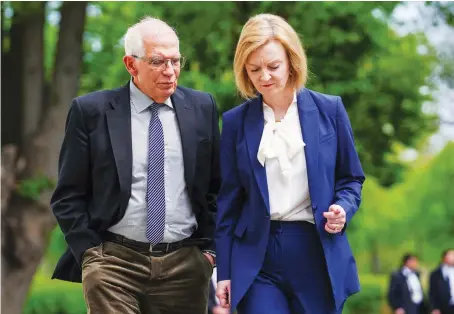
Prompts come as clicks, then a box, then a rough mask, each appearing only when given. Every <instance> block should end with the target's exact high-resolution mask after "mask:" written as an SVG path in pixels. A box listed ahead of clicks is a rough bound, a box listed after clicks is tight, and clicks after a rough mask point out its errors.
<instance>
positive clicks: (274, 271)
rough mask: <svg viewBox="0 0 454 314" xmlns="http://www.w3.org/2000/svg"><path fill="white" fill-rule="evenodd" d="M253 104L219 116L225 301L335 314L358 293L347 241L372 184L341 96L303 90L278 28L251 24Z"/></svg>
mask: <svg viewBox="0 0 454 314" xmlns="http://www.w3.org/2000/svg"><path fill="white" fill-rule="evenodd" d="M234 71H235V78H236V84H237V87H238V89H239V91H240V93H241V94H242V96H244V97H245V98H247V99H248V100H247V101H246V102H245V103H243V104H242V105H240V106H238V107H236V108H234V109H232V110H230V111H228V112H226V113H225V114H224V115H223V131H222V135H221V149H220V150H221V177H222V184H221V189H220V192H219V195H218V214H217V220H216V234H215V242H216V248H217V265H218V269H217V272H218V286H217V296H218V298H219V299H220V302H221V306H223V307H224V308H229V309H230V310H234V309H235V308H236V309H237V310H238V313H239V314H264V313H266V314H290V313H294V314H302V313H311V314H335V313H341V312H342V308H343V304H344V302H345V300H346V299H347V297H348V296H350V295H352V294H354V293H356V292H358V291H359V281H358V274H357V269H356V263H355V259H354V257H353V255H352V252H351V249H350V245H349V243H348V239H347V236H346V234H345V230H346V228H347V224H348V223H349V222H350V220H351V219H352V217H353V215H354V214H355V212H356V211H357V210H358V207H359V205H360V202H361V190H362V184H363V181H364V180H365V177H364V173H363V170H362V167H361V163H360V160H359V158H358V154H357V152H356V150H355V146H354V140H353V133H352V129H351V126H350V122H349V118H348V116H347V112H346V110H345V108H344V105H343V103H342V100H341V98H340V97H338V96H330V95H324V94H321V93H318V92H315V91H312V90H309V89H307V88H305V87H304V86H305V83H306V77H307V61H306V55H305V52H304V49H303V47H302V44H301V42H300V39H299V37H298V35H297V33H296V32H295V30H294V29H293V28H292V27H291V26H290V25H289V24H288V23H287V22H286V21H285V20H284V19H283V18H281V17H279V16H276V15H271V14H260V15H257V16H255V17H252V18H251V19H249V21H248V22H247V23H246V24H245V25H244V27H243V30H242V32H241V35H240V38H239V41H238V45H237V48H236V53H235V60H234Z"/></svg>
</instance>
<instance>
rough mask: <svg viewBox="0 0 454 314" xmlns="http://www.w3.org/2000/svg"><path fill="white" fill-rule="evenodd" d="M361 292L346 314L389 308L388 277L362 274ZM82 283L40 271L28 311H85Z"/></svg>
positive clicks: (63, 313) (70, 313)
mask: <svg viewBox="0 0 454 314" xmlns="http://www.w3.org/2000/svg"><path fill="white" fill-rule="evenodd" d="M360 281H361V292H359V293H357V294H355V295H354V296H352V297H350V298H349V299H348V301H347V303H346V304H345V308H344V311H343V314H379V313H383V311H382V310H381V309H383V308H384V307H385V305H384V303H385V301H386V300H385V298H384V296H385V291H386V285H387V277H386V276H374V275H369V274H367V275H361V276H360ZM86 312H87V310H86V306H85V302H84V297H83V292H82V285H81V284H76V283H69V282H64V281H60V280H51V279H50V278H49V276H47V275H43V274H42V273H41V272H38V273H37V275H36V276H35V278H34V280H33V284H32V287H31V290H30V293H29V296H28V299H27V303H26V305H25V308H24V312H23V313H24V314H85V313H86Z"/></svg>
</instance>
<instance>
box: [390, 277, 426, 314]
mask: <svg viewBox="0 0 454 314" xmlns="http://www.w3.org/2000/svg"><path fill="white" fill-rule="evenodd" d="M415 274H416V276H417V277H418V279H419V280H420V282H421V279H420V275H419V273H418V272H416V273H415ZM388 303H389V306H390V307H391V308H392V309H393V310H396V309H398V308H403V309H404V310H405V313H406V314H413V313H415V314H416V313H417V314H419V313H421V309H420V308H417V307H415V304H414V303H413V300H412V299H411V291H410V287H409V286H408V284H407V278H406V277H405V276H404V274H403V273H402V269H399V270H397V271H395V272H393V273H392V274H391V280H390V283H389V290H388ZM421 307H422V308H423V309H424V308H425V302H424V300H423V303H422V304H421Z"/></svg>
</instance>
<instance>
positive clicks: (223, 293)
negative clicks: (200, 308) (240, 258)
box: [216, 280, 230, 309]
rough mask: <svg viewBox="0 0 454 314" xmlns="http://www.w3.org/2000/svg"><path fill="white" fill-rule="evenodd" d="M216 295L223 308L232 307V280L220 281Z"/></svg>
mask: <svg viewBox="0 0 454 314" xmlns="http://www.w3.org/2000/svg"><path fill="white" fill-rule="evenodd" d="M216 296H217V297H218V299H219V303H220V305H221V306H222V307H223V308H225V309H228V308H230V280H221V281H219V282H218V284H217V287H216Z"/></svg>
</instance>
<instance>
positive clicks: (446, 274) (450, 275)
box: [441, 264, 454, 304]
mask: <svg viewBox="0 0 454 314" xmlns="http://www.w3.org/2000/svg"><path fill="white" fill-rule="evenodd" d="M441 273H442V274H443V278H445V279H447V280H448V281H449V289H450V291H451V302H450V303H451V304H454V266H448V265H446V264H443V265H442V266H441Z"/></svg>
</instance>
